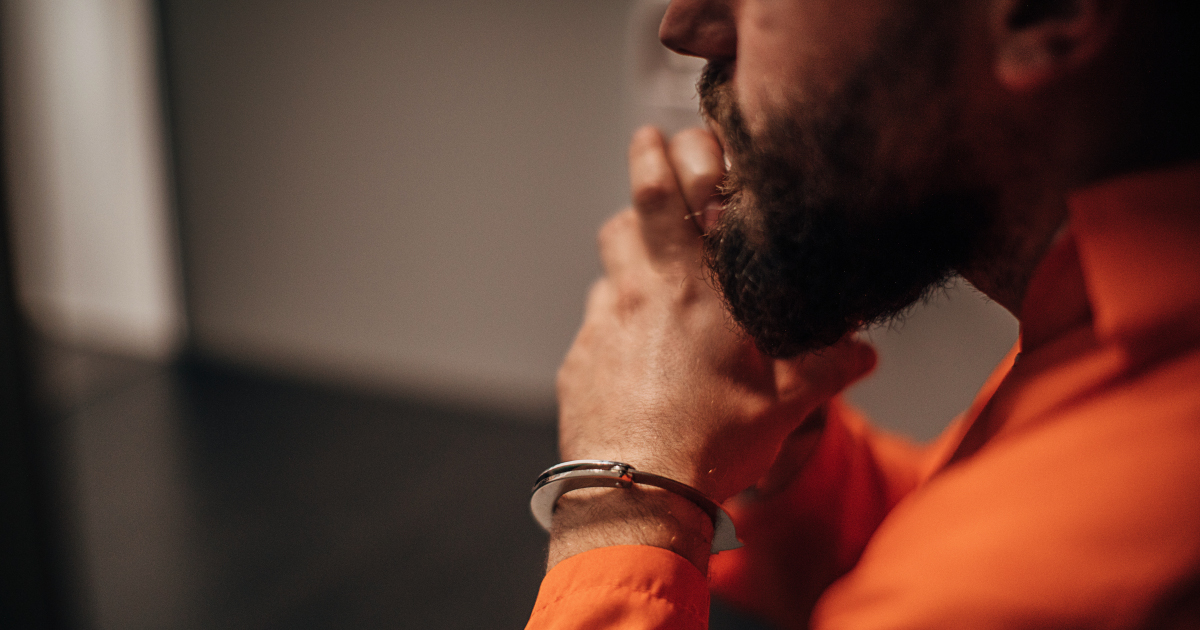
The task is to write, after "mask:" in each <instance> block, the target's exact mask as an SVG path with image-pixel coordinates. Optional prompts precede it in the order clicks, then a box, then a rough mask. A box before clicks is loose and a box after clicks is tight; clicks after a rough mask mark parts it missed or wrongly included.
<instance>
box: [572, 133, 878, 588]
mask: <svg viewBox="0 0 1200 630" xmlns="http://www.w3.org/2000/svg"><path fill="white" fill-rule="evenodd" d="M629 161H630V179H631V184H632V189H633V208H631V209H630V210H626V211H625V212H622V213H621V214H618V215H617V216H616V217H614V218H613V219H612V220H610V221H609V222H608V223H607V224H606V225H605V226H604V228H603V229H602V230H601V233H600V239H599V240H600V255H601V259H602V262H603V264H604V270H605V275H604V277H602V278H601V279H600V280H599V281H597V283H596V284H595V286H594V287H593V288H592V291H591V294H590V295H589V298H588V304H587V308H586V311H585V315H584V322H583V326H582V328H581V329H580V331H579V334H578V336H577V337H576V339H575V342H574V344H573V345H572V347H571V350H570V352H569V353H568V355H567V358H566V360H565V361H564V364H563V366H562V368H561V370H560V372H559V377H558V393H559V403H560V419H559V422H560V426H559V432H560V450H561V452H562V456H563V458H564V459H609V460H617V461H624V462H627V463H630V464H633V465H634V466H636V467H638V468H639V469H642V470H646V471H648V472H654V473H657V474H660V475H665V476H668V477H671V478H673V479H676V480H678V481H681V482H683V483H686V484H688V485H690V486H692V487H695V488H697V489H699V490H700V491H702V492H704V493H705V494H707V495H709V496H710V497H712V498H713V499H715V500H716V501H718V502H722V501H724V500H726V499H728V498H729V497H731V496H733V495H734V494H736V493H738V492H740V491H741V490H744V489H745V488H748V487H750V486H751V485H753V484H755V482H757V481H758V480H760V479H761V478H763V477H764V475H765V474H766V473H767V472H768V470H769V469H770V467H771V464H772V462H773V461H774V460H775V457H776V455H777V454H778V453H779V451H780V449H781V447H782V445H783V444H784V442H785V440H786V439H787V438H788V436H789V434H792V433H793V431H794V430H796V429H797V427H799V426H800V425H801V423H802V422H803V421H804V419H805V418H806V417H807V416H809V414H811V413H812V412H813V411H814V410H815V409H817V408H818V407H819V406H820V405H821V404H823V403H824V402H826V401H827V400H828V399H829V398H830V397H831V396H833V395H834V394H835V393H837V392H838V391H840V390H841V389H842V388H844V387H845V386H846V385H847V384H849V383H850V382H852V381H854V380H855V379H857V378H859V377H860V376H862V375H863V374H864V373H866V372H867V371H868V370H869V369H870V368H871V367H872V366H873V365H874V361H875V358H874V352H873V351H872V350H871V349H870V348H869V347H867V346H865V345H864V344H861V343H859V342H856V341H852V340H847V341H843V342H842V343H839V344H838V345H836V346H834V347H832V348H830V349H827V350H825V351H823V352H821V353H817V354H812V355H804V356H801V357H797V358H794V359H788V360H775V359H771V358H770V357H766V356H764V355H762V354H760V353H759V352H758V351H757V350H756V349H755V348H754V345H753V343H752V342H750V341H749V340H748V339H747V338H745V337H744V335H742V334H741V333H740V331H738V330H737V329H736V327H735V326H734V325H733V323H732V322H731V321H730V320H729V319H728V316H727V315H726V313H725V311H724V309H723V307H722V305H721V301H720V299H719V296H718V295H717V294H716V292H715V291H714V290H713V289H712V287H711V286H709V284H708V280H707V275H706V273H705V271H704V270H703V268H702V266H701V243H700V235H699V231H698V230H697V229H696V226H695V224H694V223H693V222H692V221H691V220H689V219H688V215H689V214H690V213H692V212H693V211H696V212H699V213H700V214H701V216H703V217H704V218H705V220H706V221H712V220H714V219H715V212H714V208H713V206H712V205H711V202H713V201H714V199H715V196H714V195H715V189H716V186H717V184H718V183H719V181H720V179H721V177H722V174H723V172H722V159H721V153H720V148H719V146H718V145H717V143H716V141H715V140H714V139H713V138H712V136H711V135H710V134H709V133H708V132H707V131H704V130H699V129H694V130H689V131H685V132H683V133H681V134H679V135H678V136H676V137H675V138H674V139H673V140H672V141H671V142H670V143H669V144H668V143H666V142H664V140H663V138H662V136H661V135H660V134H659V133H658V132H657V131H656V130H653V129H649V128H645V129H642V130H639V131H638V133H637V134H635V136H634V138H633V142H632V144H631V146H630V156H629ZM706 209H707V212H706ZM711 536H712V526H711V523H710V522H709V520H708V517H707V516H706V515H705V514H704V513H703V512H702V511H701V510H700V509H699V508H697V507H696V506H694V505H692V504H691V503H690V502H689V501H687V500H686V499H683V498H681V497H677V496H675V495H672V494H670V493H668V492H665V491H659V490H656V489H643V488H636V489H634V490H616V489H603V490H601V489H590V490H579V491H576V492H573V493H570V494H568V495H566V496H564V497H563V498H562V499H561V500H560V501H559V504H558V509H557V510H556V512H555V518H554V527H553V531H552V532H551V543H550V558H549V566H551V567H553V566H554V565H555V564H557V563H558V562H559V561H561V560H563V559H565V558H567V557H570V556H572V555H574V554H577V553H581V552H584V551H587V550H589V549H594V548H597V547H603V546H609V545H621V544H642V545H653V546H658V547H663V548H666V549H670V550H672V551H674V552H676V553H678V554H680V555H682V556H683V557H685V558H687V559H689V560H690V561H691V562H692V563H693V564H695V565H696V566H697V567H698V568H699V569H700V570H701V571H705V570H706V568H707V563H708V549H709V545H710V544H711Z"/></svg>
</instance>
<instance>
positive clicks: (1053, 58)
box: [992, 0, 1191, 92]
mask: <svg viewBox="0 0 1200 630" xmlns="http://www.w3.org/2000/svg"><path fill="white" fill-rule="evenodd" d="M1187 1H1191V0H1187ZM1122 5H1123V2H1122V1H1121V0H995V1H994V2H993V13H992V32H993V34H994V37H995V72H996V78H997V79H999V81H1000V83H1001V85H1004V86H1005V87H1007V88H1008V89H1010V90H1012V91H1015V92H1028V91H1036V90H1038V89H1040V88H1043V87H1045V86H1047V85H1049V84H1051V83H1053V82H1054V81H1056V80H1058V79H1059V78H1061V77H1062V76H1064V75H1066V74H1068V73H1069V72H1071V71H1072V70H1074V69H1076V68H1078V67H1080V66H1083V65H1086V64H1087V62H1089V61H1090V60H1092V59H1094V58H1095V57H1096V56H1097V55H1099V53H1100V52H1101V51H1102V50H1103V49H1104V47H1105V44H1107V43H1108V42H1109V40H1110V39H1111V35H1112V32H1113V28H1114V26H1115V23H1116V20H1117V18H1118V17H1119V14H1120V13H1121V10H1122V8H1123V6H1122Z"/></svg>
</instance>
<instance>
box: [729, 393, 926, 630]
mask: <svg viewBox="0 0 1200 630" xmlns="http://www.w3.org/2000/svg"><path fill="white" fill-rule="evenodd" d="M924 460H925V452H924V451H923V450H922V449H920V448H917V447H916V446H913V445H912V444H910V443H908V442H905V441H903V440H901V439H899V438H894V437H891V436H888V435H886V434H882V433H879V432H877V431H875V430H873V429H871V428H870V426H869V425H868V424H867V423H866V422H865V421H864V419H863V418H862V417H861V416H860V415H859V414H858V413H857V412H856V411H855V410H854V409H852V408H851V407H849V406H848V405H846V404H845V403H841V402H835V404H833V405H831V407H830V410H829V414H828V417H827V423H826V427H825V432H824V434H823V435H822V436H821V442H820V445H819V446H818V448H817V451H816V453H815V454H814V455H813V457H812V459H811V460H810V461H809V462H808V463H807V464H806V465H805V467H804V470H803V472H802V473H801V474H800V476H799V477H798V478H797V479H796V480H795V481H793V482H792V483H791V484H790V485H789V486H788V487H787V488H786V489H785V490H784V491H783V492H781V493H779V494H777V495H775V496H772V497H770V498H767V499H761V498H752V497H739V498H738V499H737V500H735V501H733V502H731V504H729V505H727V506H726V507H727V508H728V509H729V510H730V512H731V514H732V515H733V517H734V522H735V524H736V525H737V530H738V535H739V537H740V538H741V539H742V542H743V543H745V546H744V547H742V548H741V549H738V550H735V551H730V552H725V553H721V554H718V555H717V556H715V557H714V558H713V559H712V562H711V564H710V569H709V573H710V576H711V578H712V588H713V591H714V592H716V593H717V594H718V595H719V596H720V597H721V598H722V599H724V600H725V601H727V602H729V603H730V604H732V605H734V606H735V607H737V608H739V609H741V610H743V611H746V612H749V613H752V614H754V615H756V616H758V617H760V618H762V619H765V620H768V621H772V622H775V623H777V624H780V625H783V626H788V625H792V623H791V622H795V621H796V620H807V619H808V618H809V616H810V615H811V614H812V610H813V607H814V606H815V604H816V602H817V599H818V598H819V597H820V596H821V593H822V592H824V590H825V589H826V588H827V587H828V586H829V585H830V584H832V583H833V582H834V581H835V580H836V579H837V578H839V577H841V576H842V575H843V574H845V573H846V572H847V571H849V570H850V569H851V567H853V566H854V563H855V562H856V561H857V560H858V557H859V555H860V554H861V553H862V550H863V548H864V547H865V546H866V543H867V540H868V539H870V537H871V535H872V534H873V533H874V531H875V528H876V527H878V526H879V523H880V522H881V521H882V520H883V518H884V516H886V515H887V513H888V512H889V511H890V510H891V509H892V507H893V506H894V505H895V504H896V503H897V502H898V501H899V500H900V498H901V497H903V496H904V495H905V494H907V493H908V492H909V491H910V490H911V489H912V488H914V487H915V486H916V485H917V483H918V482H919V479H920V476H921V471H922V464H923V462H924Z"/></svg>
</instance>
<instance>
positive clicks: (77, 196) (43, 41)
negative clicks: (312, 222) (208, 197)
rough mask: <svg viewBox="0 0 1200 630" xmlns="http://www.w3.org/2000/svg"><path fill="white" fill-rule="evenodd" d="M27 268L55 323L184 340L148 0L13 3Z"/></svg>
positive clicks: (10, 91) (19, 272) (17, 149)
mask: <svg viewBox="0 0 1200 630" xmlns="http://www.w3.org/2000/svg"><path fill="white" fill-rule="evenodd" d="M3 9H4V15H3V18H4V20H3V22H4V33H3V40H4V46H5V50H4V58H5V63H6V66H5V68H4V76H5V81H6V84H5V90H4V92H5V95H6V103H5V110H6V116H7V118H6V120H5V127H6V128H7V132H8V138H7V140H8V145H7V146H6V147H5V149H6V151H7V163H8V168H9V181H10V188H11V191H12V193H11V194H12V199H11V203H12V217H13V219H12V220H13V232H14V237H15V238H14V241H15V242H14V249H15V257H16V260H15V263H16V264H15V266H16V280H17V286H18V291H19V295H20V299H21V302H22V305H23V306H24V308H25V310H26V311H27V314H28V315H29V317H30V319H31V320H32V322H33V324H34V325H35V326H36V327H37V328H38V329H40V330H41V331H42V332H43V333H44V334H47V335H49V336H50V337H53V338H55V339H58V340H60V341H64V342H67V343H70V344H74V345H81V346H87V347H92V348H98V349H103V350H107V351H114V352H118V353H121V354H126V355H134V356H142V357H147V358H154V359H165V358H169V357H170V356H171V355H173V353H174V352H176V350H177V349H178V347H179V345H180V343H181V341H182V338H183V315H182V307H181V304H180V298H179V270H178V262H177V255H176V248H175V245H174V241H175V239H174V229H173V226H172V222H171V220H170V217H169V214H168V207H169V203H168V198H169V195H168V187H167V178H166V169H165V163H164V160H165V156H164V142H163V132H162V126H163V125H162V117H161V108H160V105H159V89H158V83H157V72H156V67H155V59H156V54H155V45H154V42H155V37H154V26H153V19H152V11H151V5H150V3H149V2H148V0H8V1H7V2H5V3H4V5H3Z"/></svg>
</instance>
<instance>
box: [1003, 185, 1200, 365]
mask: <svg viewBox="0 0 1200 630" xmlns="http://www.w3.org/2000/svg"><path fill="white" fill-rule="evenodd" d="M1068 212H1069V217H1070V229H1069V233H1068V234H1067V235H1065V236H1064V237H1063V238H1061V239H1060V241H1059V242H1058V243H1056V244H1055V245H1054V247H1052V248H1051V251H1050V252H1049V253H1048V254H1047V255H1046V257H1045V259H1043V261H1042V262H1041V263H1040V264H1039V266H1038V269H1037V271H1036V272H1035V273H1034V276H1033V278H1032V279H1031V281H1030V283H1029V288H1028V291H1027V293H1026V296H1025V302H1024V304H1023V306H1022V309H1021V320H1022V321H1021V331H1022V334H1021V337H1022V346H1023V349H1025V350H1030V349H1033V348H1035V347H1038V346H1041V345H1043V344H1044V343H1046V342H1047V341H1050V340H1051V339H1053V338H1055V337H1057V336H1059V335H1060V334H1062V333H1064V332H1066V331H1067V330H1069V329H1070V328H1074V327H1075V326H1077V325H1079V324H1083V323H1086V322H1087V321H1089V320H1090V321H1091V323H1092V327H1093V330H1094V332H1095V335H1096V338H1097V340H1098V341H1100V342H1101V343H1117V344H1120V345H1124V346H1128V347H1130V348H1138V349H1142V350H1151V351H1154V350H1165V349H1167V348H1165V347H1163V345H1164V344H1165V343H1171V344H1180V343H1183V342H1186V341H1191V340H1196V339H1200V163H1192V164H1187V165H1182V166H1177V167H1173V168H1170V169H1167V170H1161V171H1154V172H1149V173H1138V174H1131V175H1125V176H1121V177H1118V178H1116V179H1112V180H1108V181H1105V182H1103V183H1100V184H1098V185H1095V186H1091V187H1088V188H1085V189H1082V190H1079V191H1077V192H1075V193H1074V194H1072V195H1071V196H1070V198H1069V199H1068ZM1168 329H1169V331H1168ZM1167 332H1169V334H1163V333H1167Z"/></svg>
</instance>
